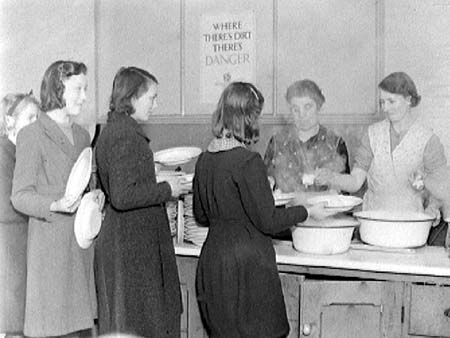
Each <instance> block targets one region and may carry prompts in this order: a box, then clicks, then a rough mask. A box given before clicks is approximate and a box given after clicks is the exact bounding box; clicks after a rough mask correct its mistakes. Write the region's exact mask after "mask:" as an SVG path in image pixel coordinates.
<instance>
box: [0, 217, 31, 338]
mask: <svg viewBox="0 0 450 338" xmlns="http://www.w3.org/2000/svg"><path fill="white" fill-rule="evenodd" d="M27 231H28V225H27V224H26V223H20V224H4V223H0V285H1V287H0V332H6V333H20V332H22V331H23V325H24V316H25V289H26V279H27V278H26V277H27V274H26V271H27Z"/></svg>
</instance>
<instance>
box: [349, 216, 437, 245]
mask: <svg viewBox="0 0 450 338" xmlns="http://www.w3.org/2000/svg"><path fill="white" fill-rule="evenodd" d="M354 216H355V217H356V218H358V220H359V221H360V222H361V227H360V229H359V233H360V235H361V240H363V241H364V242H366V243H368V244H372V245H377V246H382V247H388V248H414V247H419V246H423V245H425V243H426V241H427V238H428V234H429V232H430V228H431V224H432V222H433V220H434V218H433V217H432V216H430V215H427V214H424V213H418V212H394V211H383V210H366V211H360V212H356V213H354Z"/></svg>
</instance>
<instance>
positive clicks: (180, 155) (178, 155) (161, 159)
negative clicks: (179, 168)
mask: <svg viewBox="0 0 450 338" xmlns="http://www.w3.org/2000/svg"><path fill="white" fill-rule="evenodd" d="M201 152H202V150H201V149H200V148H198V147H175V148H169V149H164V150H160V151H157V152H156V153H155V155H154V161H155V162H158V163H161V164H163V165H165V166H173V165H180V164H184V163H187V162H189V161H191V160H193V159H194V158H196V157H197V156H198V155H200V154H201Z"/></svg>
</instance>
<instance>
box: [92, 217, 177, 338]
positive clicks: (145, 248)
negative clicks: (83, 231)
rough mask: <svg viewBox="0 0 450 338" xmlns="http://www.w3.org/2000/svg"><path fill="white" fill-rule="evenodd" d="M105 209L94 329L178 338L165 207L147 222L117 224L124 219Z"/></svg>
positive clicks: (173, 267)
mask: <svg viewBox="0 0 450 338" xmlns="http://www.w3.org/2000/svg"><path fill="white" fill-rule="evenodd" d="M108 209H109V210H108ZM108 209H107V212H106V217H105V220H104V222H103V224H102V230H101V232H100V235H99V237H98V239H97V242H96V248H95V250H96V251H95V274H96V285H97V295H98V309H99V317H98V321H99V333H100V334H106V333H117V332H121V333H128V334H135V335H139V336H142V337H146V338H151V337H154V338H163V337H167V338H169V337H170V338H175V337H179V336H180V314H181V293H180V284H179V278H178V270H177V266H176V260H175V252H174V248H173V244H172V239H171V236H170V230H169V225H168V224H167V221H166V218H165V214H164V213H163V212H165V210H164V209H163V208H162V209H161V212H155V218H154V222H153V224H152V223H151V222H148V223H147V222H144V223H140V222H135V223H132V222H129V223H128V222H123V223H122V221H123V220H124V219H128V218H126V217H124V214H122V215H120V213H116V212H115V211H113V210H112V209H111V208H108ZM132 213H133V212H130V214H132ZM163 215H164V216H163ZM159 222H160V223H161V225H159Z"/></svg>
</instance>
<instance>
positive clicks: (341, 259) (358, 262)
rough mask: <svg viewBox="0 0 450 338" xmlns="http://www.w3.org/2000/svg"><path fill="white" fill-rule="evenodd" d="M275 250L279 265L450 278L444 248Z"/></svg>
mask: <svg viewBox="0 0 450 338" xmlns="http://www.w3.org/2000/svg"><path fill="white" fill-rule="evenodd" d="M274 247H275V252H276V259H277V263H278V264H285V265H293V266H308V267H323V268H336V269H346V270H360V271H372V272H384V273H395V274H411V275H426V276H437V277H450V258H449V257H448V254H447V253H446V252H445V249H444V248H442V247H433V246H425V247H422V248H417V249H415V250H413V252H408V253H404V252H381V251H366V250H355V249H350V250H349V251H347V252H345V253H342V254H336V255H316V254H306V253H301V252H298V251H296V250H294V248H293V247H292V242H289V241H274ZM200 250H201V248H200V247H199V246H195V245H193V244H188V243H183V244H176V245H175V253H176V254H177V255H179V256H192V257H198V256H199V255H200Z"/></svg>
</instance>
